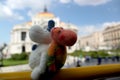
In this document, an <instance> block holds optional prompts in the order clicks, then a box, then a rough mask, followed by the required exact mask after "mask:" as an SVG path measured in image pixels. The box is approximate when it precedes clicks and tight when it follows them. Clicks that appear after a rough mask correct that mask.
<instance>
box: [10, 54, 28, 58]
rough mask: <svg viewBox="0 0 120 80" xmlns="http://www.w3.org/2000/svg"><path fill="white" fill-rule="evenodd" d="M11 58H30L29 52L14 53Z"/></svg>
mask: <svg viewBox="0 0 120 80" xmlns="http://www.w3.org/2000/svg"><path fill="white" fill-rule="evenodd" d="M11 59H12V60H26V59H28V55H27V53H21V54H12V55H11Z"/></svg>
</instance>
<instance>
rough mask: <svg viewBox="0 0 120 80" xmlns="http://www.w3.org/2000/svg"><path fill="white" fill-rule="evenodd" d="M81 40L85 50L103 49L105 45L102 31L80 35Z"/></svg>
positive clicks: (82, 47)
mask: <svg viewBox="0 0 120 80" xmlns="http://www.w3.org/2000/svg"><path fill="white" fill-rule="evenodd" d="M79 42H80V48H81V49H83V50H85V51H89V50H98V49H102V48H103V46H104V41H103V35H102V32H101V31H99V32H94V33H92V34H90V35H87V36H84V37H80V41H79Z"/></svg>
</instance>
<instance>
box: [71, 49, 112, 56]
mask: <svg viewBox="0 0 120 80" xmlns="http://www.w3.org/2000/svg"><path fill="white" fill-rule="evenodd" d="M70 55H72V56H77V57H80V56H91V57H93V58H97V57H98V56H101V57H105V56H110V55H109V54H108V53H107V51H105V50H99V51H89V52H86V51H82V50H76V51H75V52H73V53H71V54H70Z"/></svg>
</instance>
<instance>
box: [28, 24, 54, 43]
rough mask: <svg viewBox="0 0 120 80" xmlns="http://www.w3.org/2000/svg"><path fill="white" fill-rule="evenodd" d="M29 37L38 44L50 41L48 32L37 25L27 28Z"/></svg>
mask: <svg viewBox="0 0 120 80" xmlns="http://www.w3.org/2000/svg"><path fill="white" fill-rule="evenodd" d="M29 36H30V39H31V40H32V41H34V42H36V43H39V44H42V43H43V44H49V43H50V42H51V40H52V39H51V36H50V33H49V32H48V31H47V30H44V29H43V28H41V27H40V26H38V25H35V26H32V28H31V29H30V30H29Z"/></svg>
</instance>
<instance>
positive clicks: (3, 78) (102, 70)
mask: <svg viewBox="0 0 120 80" xmlns="http://www.w3.org/2000/svg"><path fill="white" fill-rule="evenodd" d="M30 74H31V71H28V72H27V71H25V72H10V73H0V80H31V78H30ZM116 76H120V64H106V65H96V66H85V67H77V68H67V69H61V70H60V71H59V72H58V73H57V74H56V75H55V76H54V77H53V80H92V79H96V78H105V77H116Z"/></svg>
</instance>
